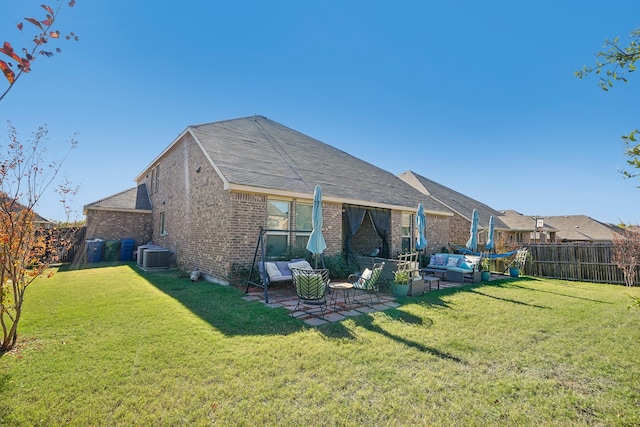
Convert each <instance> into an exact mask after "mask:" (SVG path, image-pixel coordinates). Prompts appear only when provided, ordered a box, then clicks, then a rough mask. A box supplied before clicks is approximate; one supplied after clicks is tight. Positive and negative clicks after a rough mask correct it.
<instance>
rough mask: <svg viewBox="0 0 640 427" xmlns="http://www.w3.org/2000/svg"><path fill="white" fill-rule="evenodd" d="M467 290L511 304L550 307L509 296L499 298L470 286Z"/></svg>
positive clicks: (547, 308) (546, 308)
mask: <svg viewBox="0 0 640 427" xmlns="http://www.w3.org/2000/svg"><path fill="white" fill-rule="evenodd" d="M469 292H471V293H474V294H476V295H482V296H483V297H487V298H492V299H495V300H498V301H504V302H508V303H511V304H516V305H524V306H527V307H535V308H542V309H545V310H549V309H550V307H545V306H543V305H538V304H529V303H527V302H522V301H518V300H514V299H510V298H501V297H497V296H494V295H489V294H485V293H483V292H479V291H478V290H477V289H476V288H470V289H469Z"/></svg>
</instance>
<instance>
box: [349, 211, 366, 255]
mask: <svg viewBox="0 0 640 427" xmlns="http://www.w3.org/2000/svg"><path fill="white" fill-rule="evenodd" d="M366 213H367V210H366V209H365V208H362V207H360V206H348V205H347V206H345V207H344V216H345V218H346V220H347V227H346V230H345V231H346V233H345V234H346V236H345V243H346V247H347V257H348V256H349V255H350V254H351V238H352V237H353V236H355V235H356V233H357V232H358V230H359V229H360V226H361V225H362V221H363V220H364V216H365V214H366Z"/></svg>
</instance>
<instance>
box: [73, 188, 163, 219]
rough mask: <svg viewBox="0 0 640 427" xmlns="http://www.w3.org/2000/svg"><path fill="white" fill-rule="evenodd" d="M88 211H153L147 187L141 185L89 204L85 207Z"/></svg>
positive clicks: (85, 210)
mask: <svg viewBox="0 0 640 427" xmlns="http://www.w3.org/2000/svg"><path fill="white" fill-rule="evenodd" d="M87 209H113V210H147V211H148V210H151V202H150V201H149V194H148V193H147V186H146V185H145V184H140V185H138V186H137V187H134V188H130V189H128V190H125V191H122V192H120V193H117V194H114V195H112V196H109V197H105V198H104V199H101V200H98V201H96V202H93V203H89V204H87V205H85V206H84V212H85V214H86V212H87Z"/></svg>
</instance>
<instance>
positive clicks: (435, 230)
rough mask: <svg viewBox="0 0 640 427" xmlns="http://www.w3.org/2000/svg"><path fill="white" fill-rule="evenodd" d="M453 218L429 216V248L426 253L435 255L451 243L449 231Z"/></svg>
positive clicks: (427, 234)
mask: <svg viewBox="0 0 640 427" xmlns="http://www.w3.org/2000/svg"><path fill="white" fill-rule="evenodd" d="M451 218H452V217H449V216H432V215H427V227H426V231H425V237H426V238H427V248H426V249H425V253H427V254H433V253H436V252H440V251H441V250H442V248H443V247H446V246H447V244H448V243H449V241H450V239H449V230H450V222H451Z"/></svg>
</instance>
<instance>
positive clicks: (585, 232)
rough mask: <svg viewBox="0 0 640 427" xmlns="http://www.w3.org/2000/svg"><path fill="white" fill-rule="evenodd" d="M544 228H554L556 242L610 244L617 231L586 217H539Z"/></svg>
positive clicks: (610, 226) (615, 228)
mask: <svg viewBox="0 0 640 427" xmlns="http://www.w3.org/2000/svg"><path fill="white" fill-rule="evenodd" d="M540 218H543V219H544V222H545V227H546V225H547V224H548V225H549V226H551V227H553V228H555V229H556V230H557V231H556V240H563V241H589V242H610V241H612V240H613V234H614V233H616V232H617V231H618V230H619V229H618V228H617V227H616V226H612V225H609V224H604V223H602V222H600V221H597V220H595V219H593V218H591V217H589V216H587V215H559V216H541V217H540Z"/></svg>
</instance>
